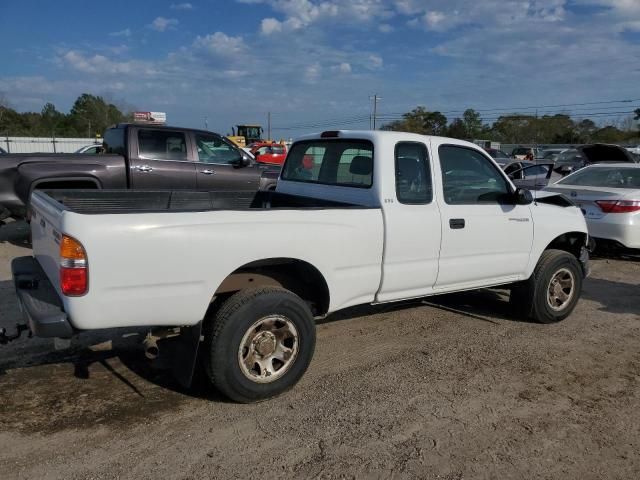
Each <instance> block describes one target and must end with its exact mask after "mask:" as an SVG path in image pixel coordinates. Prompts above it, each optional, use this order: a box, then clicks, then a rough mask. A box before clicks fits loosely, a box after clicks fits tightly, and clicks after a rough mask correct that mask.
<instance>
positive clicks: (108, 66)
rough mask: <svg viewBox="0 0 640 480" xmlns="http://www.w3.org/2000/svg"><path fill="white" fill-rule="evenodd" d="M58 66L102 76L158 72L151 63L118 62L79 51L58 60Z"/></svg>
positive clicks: (152, 73) (64, 55)
mask: <svg viewBox="0 0 640 480" xmlns="http://www.w3.org/2000/svg"><path fill="white" fill-rule="evenodd" d="M56 61H57V63H58V64H61V65H63V66H69V67H71V68H72V69H74V70H77V71H79V72H82V73H88V74H100V75H129V74H135V75H141V76H144V75H155V74H156V73H157V72H156V70H155V69H154V68H153V66H152V65H151V64H150V63H147V62H142V61H124V62H118V61H114V60H111V59H110V58H108V57H106V56H105V55H99V54H96V55H85V54H84V53H82V52H79V51H77V50H69V51H67V52H66V53H64V54H61V55H60V56H59V57H58V58H57V59H56Z"/></svg>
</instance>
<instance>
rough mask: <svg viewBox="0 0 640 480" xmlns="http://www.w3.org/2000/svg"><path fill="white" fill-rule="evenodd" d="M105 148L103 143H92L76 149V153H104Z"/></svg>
mask: <svg viewBox="0 0 640 480" xmlns="http://www.w3.org/2000/svg"><path fill="white" fill-rule="evenodd" d="M103 151H104V148H103V146H102V144H101V143H100V144H92V145H85V146H84V147H80V148H79V149H78V150H76V151H75V153H87V154H94V155H95V154H98V153H103Z"/></svg>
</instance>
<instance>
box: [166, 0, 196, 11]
mask: <svg viewBox="0 0 640 480" xmlns="http://www.w3.org/2000/svg"><path fill="white" fill-rule="evenodd" d="M169 8H171V10H193V5H192V4H191V3H188V2H187V3H172V4H171V6H170V7H169Z"/></svg>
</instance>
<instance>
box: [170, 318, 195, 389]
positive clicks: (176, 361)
mask: <svg viewBox="0 0 640 480" xmlns="http://www.w3.org/2000/svg"><path fill="white" fill-rule="evenodd" d="M201 335H202V322H198V323H197V324H195V325H193V326H191V327H182V328H181V329H180V335H178V336H176V337H172V338H169V339H166V340H163V341H162V347H161V351H162V356H163V357H165V356H166V357H168V359H169V362H170V365H171V373H172V374H173V376H174V378H175V379H176V380H177V381H178V383H179V384H180V385H181V386H183V387H185V388H189V387H190V386H191V381H192V380H193V374H194V372H195V368H196V360H197V358H198V348H199V346H200V336H201Z"/></svg>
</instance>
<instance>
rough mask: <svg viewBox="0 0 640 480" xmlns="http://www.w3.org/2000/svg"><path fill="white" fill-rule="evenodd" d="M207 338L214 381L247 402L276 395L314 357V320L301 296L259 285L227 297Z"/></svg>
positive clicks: (229, 394)
mask: <svg viewBox="0 0 640 480" xmlns="http://www.w3.org/2000/svg"><path fill="white" fill-rule="evenodd" d="M205 339H206V345H207V347H208V348H207V350H206V351H205V368H206V371H207V374H208V376H209V379H210V380H211V382H212V383H213V385H214V386H215V387H216V388H217V389H218V390H219V391H220V392H221V393H223V394H224V395H226V396H227V397H229V398H230V399H232V400H235V401H237V402H242V403H248V402H253V401H258V400H264V399H266V398H270V397H274V396H276V395H278V394H280V393H282V392H284V391H285V390H288V389H289V388H291V387H292V386H293V385H295V384H296V383H297V382H298V380H300V378H301V377H302V375H303V374H304V372H305V371H306V370H307V367H308V366H309V363H310V362H311V358H312V357H313V351H314V348H315V340H316V336H315V323H314V320H313V316H312V314H311V311H310V310H309V307H308V306H307V304H306V303H305V302H304V301H303V300H302V299H301V298H300V297H298V296H297V295H295V294H293V293H291V292H290V291H289V290H285V289H283V288H277V287H259V288H255V289H250V290H243V291H240V292H238V293H236V294H234V295H232V296H231V297H229V299H228V300H227V301H226V302H225V303H224V304H223V305H222V306H221V307H220V309H219V310H218V311H217V312H216V314H215V316H214V318H213V319H211V324H210V325H209V328H208V329H207V331H206V334H205Z"/></svg>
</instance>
